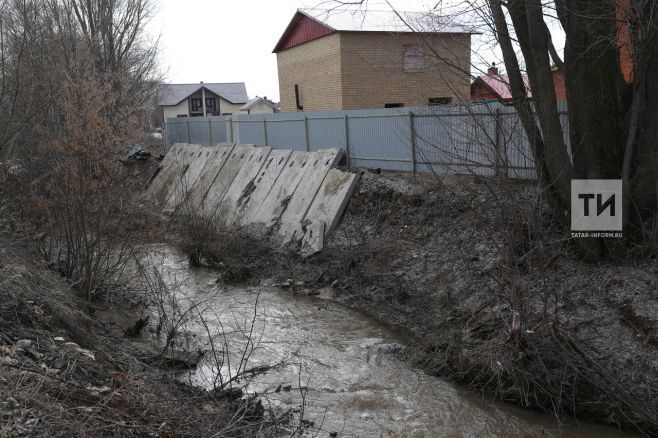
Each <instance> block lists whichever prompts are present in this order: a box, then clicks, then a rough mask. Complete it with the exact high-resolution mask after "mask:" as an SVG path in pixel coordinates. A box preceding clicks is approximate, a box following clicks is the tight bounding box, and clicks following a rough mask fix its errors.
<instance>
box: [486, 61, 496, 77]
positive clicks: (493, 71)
mask: <svg viewBox="0 0 658 438" xmlns="http://www.w3.org/2000/svg"><path fill="white" fill-rule="evenodd" d="M487 74H488V75H489V76H493V75H497V74H498V67H496V63H495V62H492V63H491V67H489V70H487Z"/></svg>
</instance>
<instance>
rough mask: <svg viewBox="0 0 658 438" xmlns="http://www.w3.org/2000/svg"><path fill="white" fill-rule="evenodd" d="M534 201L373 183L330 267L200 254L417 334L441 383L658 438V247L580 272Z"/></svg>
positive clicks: (242, 277)
mask: <svg viewBox="0 0 658 438" xmlns="http://www.w3.org/2000/svg"><path fill="white" fill-rule="evenodd" d="M503 195H504V196H503ZM534 196H535V194H534V193H533V191H532V188H531V187H525V186H523V185H522V184H519V185H515V186H512V187H511V188H510V187H507V188H506V189H505V190H503V191H502V193H501V190H500V189H499V188H496V187H490V186H487V183H486V182H485V183H482V182H480V183H478V181H472V180H469V179H468V178H466V179H464V180H458V181H452V182H450V181H449V182H447V183H444V184H438V183H437V181H436V180H433V179H431V178H420V177H419V178H413V177H410V176H395V175H372V174H368V173H366V174H364V175H362V177H361V180H360V182H359V186H358V187H357V189H356V192H355V194H354V195H353V197H352V199H351V201H350V203H349V205H348V208H347V210H346V213H345V215H344V217H343V219H342V221H341V224H340V226H339V227H338V228H337V230H336V233H335V235H334V236H332V237H331V238H330V239H329V240H328V241H327V242H325V244H326V245H325V249H324V251H323V252H322V253H321V254H318V255H315V256H313V257H310V258H308V259H301V258H300V257H298V256H296V255H295V254H294V252H289V251H287V250H285V249H281V248H273V247H271V246H269V245H268V244H266V243H263V242H260V241H258V240H254V239H251V238H249V237H248V236H245V235H242V234H241V233H239V232H236V231H235V230H226V231H223V232H221V233H220V234H218V235H217V236H213V237H212V238H211V239H208V241H207V245H206V244H203V245H201V246H202V248H200V249H201V252H203V253H204V254H205V256H206V261H208V262H209V263H210V264H212V265H214V266H216V267H218V268H219V271H220V273H219V275H220V277H221V280H222V281H223V282H226V283H237V284H252V285H253V284H278V285H283V286H289V287H290V288H291V289H293V290H294V291H295V293H296V294H298V295H314V294H320V295H323V296H330V297H332V298H333V299H335V300H337V301H340V302H341V303H343V304H345V305H347V306H348V307H350V308H354V309H359V310H360V311H363V312H365V313H366V314H368V315H370V316H372V317H374V318H376V319H377V320H379V321H383V322H385V323H386V324H387V325H388V326H391V327H396V328H399V329H402V330H406V331H409V332H410V333H412V338H413V340H414V342H413V343H412V348H411V349H410V350H409V351H408V352H407V353H406V358H407V359H408V360H410V361H411V362H412V363H414V364H416V365H417V366H419V367H421V368H423V369H425V370H427V371H428V372H430V373H431V374H433V375H438V376H442V377H447V378H449V379H451V380H453V381H456V382H458V383H460V384H461V385H464V386H465V387H468V388H470V389H472V390H475V391H476V392H478V393H483V394H487V396H489V397H494V398H496V399H497V400H504V401H507V402H512V403H515V404H518V405H520V406H523V407H528V408H530V409H533V410H543V411H545V412H549V413H557V414H558V416H559V417H560V418H568V417H571V418H573V416H576V417H577V418H578V419H580V420H589V421H596V422H603V423H607V424H610V425H612V426H614V427H622V428H625V429H627V430H640V431H642V432H644V433H646V434H649V435H652V434H653V435H655V434H656V433H658V420H657V418H656V417H657V415H658V351H657V349H656V345H657V344H656V341H655V340H656V334H657V333H658V329H657V327H658V326H657V321H656V316H657V315H658V296H657V295H656V293H657V292H656V291H657V290H658V289H657V287H656V285H657V281H656V273H658V264H657V261H656V258H655V257H654V256H652V255H651V254H652V253H651V248H646V249H644V250H642V249H641V248H639V249H638V251H637V253H634V254H629V255H627V256H626V257H625V258H623V259H618V260H612V261H608V262H606V263H599V264H588V263H584V262H582V261H580V260H579V258H578V257H577V254H575V250H574V247H573V246H572V245H571V243H570V242H569V241H567V240H565V239H563V231H564V230H561V229H560V228H559V226H557V225H556V224H555V222H554V221H551V215H554V214H556V213H555V212H551V211H550V210H543V209H541V208H536V207H534V206H533V205H534V204H533V202H536V199H535V197H534ZM501 198H502V200H501ZM510 208H513V213H509V209H510ZM505 209H507V210H505ZM535 212H538V213H537V216H531V214H535ZM503 213H505V214H503ZM510 214H511V216H510ZM526 214H527V215H528V216H526ZM531 218H532V219H533V220H534V221H536V222H534V223H530V222H529V220H530V219H531ZM546 221H548V222H546ZM545 222H546V223H545ZM187 243H188V242H185V244H184V245H183V247H184V248H185V250H189V249H190V246H189V245H188V244H187ZM519 303H520V304H519ZM519 305H520V306H521V307H522V311H521V312H520V314H521V315H522V318H521V321H520V329H519V330H517V332H515V333H512V326H511V324H512V314H513V311H515V310H516V308H518V307H517V306H519Z"/></svg>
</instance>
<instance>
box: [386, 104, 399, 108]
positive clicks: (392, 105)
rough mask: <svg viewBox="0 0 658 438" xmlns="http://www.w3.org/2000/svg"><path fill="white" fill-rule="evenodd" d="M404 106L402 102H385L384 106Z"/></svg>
mask: <svg viewBox="0 0 658 438" xmlns="http://www.w3.org/2000/svg"><path fill="white" fill-rule="evenodd" d="M403 106H404V104H403V103H385V104H384V108H402V107H403Z"/></svg>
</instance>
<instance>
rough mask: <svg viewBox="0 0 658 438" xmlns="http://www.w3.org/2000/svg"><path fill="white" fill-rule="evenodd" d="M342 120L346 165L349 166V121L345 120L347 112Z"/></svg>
mask: <svg viewBox="0 0 658 438" xmlns="http://www.w3.org/2000/svg"><path fill="white" fill-rule="evenodd" d="M343 121H344V122H345V158H346V160H347V167H351V165H350V131H349V123H348V120H347V114H345V115H343Z"/></svg>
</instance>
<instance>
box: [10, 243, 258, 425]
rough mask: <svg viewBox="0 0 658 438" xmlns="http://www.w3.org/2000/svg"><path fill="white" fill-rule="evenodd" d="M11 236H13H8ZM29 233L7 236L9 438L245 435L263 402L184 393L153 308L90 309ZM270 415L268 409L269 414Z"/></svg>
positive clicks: (124, 301) (103, 305)
mask: <svg viewBox="0 0 658 438" xmlns="http://www.w3.org/2000/svg"><path fill="white" fill-rule="evenodd" d="M3 231H5V230H3ZM18 235H20V233H18V234H17V233H0V437H4V436H44V437H51V436H52V437H55V436H66V437H70V436H80V437H84V436H103V437H104V436H112V437H116V436H122V437H141V436H211V435H215V434H221V435H222V436H227V435H228V436H244V435H245V434H247V435H249V434H251V433H255V432H256V430H258V428H262V427H265V423H264V422H262V421H261V419H262V417H261V416H262V408H260V404H259V403H257V402H254V401H248V402H246V403H245V402H243V401H241V400H239V399H238V400H235V397H232V398H231V399H229V397H227V394H226V393H213V392H212V391H205V390H202V389H200V388H196V387H192V386H189V385H184V384H181V383H180V382H179V381H178V380H177V379H175V378H174V374H172V369H171V367H170V366H169V364H170V362H168V361H167V360H159V357H158V354H157V352H158V350H156V349H155V348H154V346H153V343H152V342H151V341H150V340H148V339H147V337H141V338H140V337H136V338H131V337H128V336H126V333H125V331H126V329H130V328H131V327H133V326H134V323H135V321H136V320H138V319H139V318H140V315H141V311H142V309H143V305H142V304H143V303H138V302H133V301H131V299H130V295H134V296H135V297H137V296H139V295H140V294H139V293H138V292H139V291H127V292H131V293H128V294H122V293H121V292H120V291H117V292H116V293H113V294H112V295H111V297H110V299H109V300H108V301H105V300H103V302H93V303H88V302H87V301H85V300H83V299H81V298H80V295H79V294H77V293H76V292H75V290H74V289H73V288H72V286H71V284H69V283H67V282H66V281H64V280H63V279H62V278H61V277H59V276H58V275H56V274H55V273H54V272H53V271H51V270H49V269H47V267H46V263H45V262H42V261H41V260H42V258H41V257H40V255H39V254H38V253H36V252H35V251H34V247H35V244H34V242H33V241H31V239H20V238H18V237H17V236H18ZM259 409H260V410H259Z"/></svg>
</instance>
